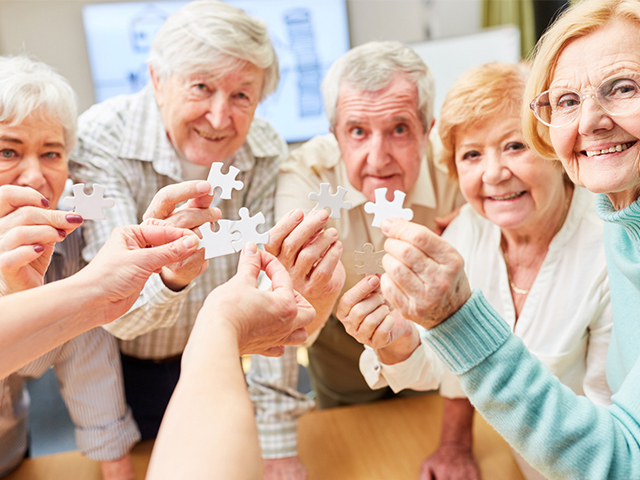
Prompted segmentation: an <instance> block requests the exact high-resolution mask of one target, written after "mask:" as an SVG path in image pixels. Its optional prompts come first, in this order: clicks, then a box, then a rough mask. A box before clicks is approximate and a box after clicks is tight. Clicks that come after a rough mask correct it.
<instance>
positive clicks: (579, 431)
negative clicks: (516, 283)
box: [426, 290, 640, 480]
mask: <svg viewBox="0 0 640 480" xmlns="http://www.w3.org/2000/svg"><path fill="white" fill-rule="evenodd" d="M426 341H428V342H429V343H430V344H431V345H432V347H433V348H434V350H436V352H437V353H438V355H439V356H440V357H441V358H442V359H443V361H444V362H445V364H446V365H447V366H448V367H449V369H450V370H451V371H452V372H454V373H455V374H456V375H458V376H459V378H460V381H461V384H462V386H463V388H464V390H465V392H466V393H467V395H468V396H469V399H470V400H471V402H472V403H473V405H474V406H475V407H476V409H477V410H478V411H479V412H480V413H481V414H482V416H483V417H484V418H485V419H487V421H488V422H489V423H490V424H491V425H493V427H494V428H495V429H496V430H497V431H498V432H499V433H500V434H501V435H502V436H503V437H504V438H505V439H506V440H507V441H508V442H509V443H510V444H511V445H512V446H513V447H514V448H515V449H516V450H517V451H518V452H519V453H520V454H521V455H522V456H523V457H524V458H525V459H526V460H527V461H528V462H529V463H531V465H533V466H534V467H535V468H536V469H538V470H539V471H540V472H542V473H543V474H544V475H546V476H548V477H549V478H563V479H585V480H586V479H596V478H597V479H614V478H615V479H622V478H625V479H627V478H629V479H630V478H640V443H639V442H640V362H638V363H636V364H635V366H634V367H633V368H632V370H631V371H630V373H629V375H628V376H627V378H626V379H625V381H624V383H623V385H622V388H621V389H620V390H619V391H618V392H617V393H616V395H614V396H613V397H612V401H613V405H612V406H610V407H608V408H605V407H600V406H596V405H594V404H593V403H591V402H590V401H589V400H588V399H587V398H585V397H581V396H578V395H576V394H574V393H573V392H572V391H571V390H570V389H569V388H567V387H565V386H564V385H562V384H561V383H560V382H559V381H558V379H557V378H556V377H555V376H553V375H552V374H551V373H550V372H549V370H548V369H547V368H546V367H545V366H544V365H543V364H542V363H541V362H540V361H539V360H538V359H537V358H536V357H534V356H533V355H531V354H530V353H529V352H528V350H527V349H526V347H525V346H524V344H523V343H522V341H521V340H520V339H519V338H518V337H517V336H515V335H513V334H512V333H510V331H509V328H508V326H507V324H506V323H505V322H504V321H503V320H502V319H501V318H500V317H499V316H498V314H497V313H496V312H495V311H494V310H493V308H492V307H491V306H490V305H489V303H488V302H487V301H486V300H485V299H484V297H483V295H482V293H481V292H480V291H479V290H476V291H474V292H473V295H472V297H471V298H470V299H469V301H467V303H466V304H465V305H464V306H463V307H462V308H461V309H460V310H459V311H458V312H456V314H454V315H453V316H452V317H450V318H449V319H448V320H447V321H446V322H444V323H443V324H441V325H440V326H438V327H437V328H435V329H433V330H431V331H429V332H428V334H427V336H426Z"/></svg>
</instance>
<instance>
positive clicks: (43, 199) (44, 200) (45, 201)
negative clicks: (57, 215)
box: [40, 197, 51, 208]
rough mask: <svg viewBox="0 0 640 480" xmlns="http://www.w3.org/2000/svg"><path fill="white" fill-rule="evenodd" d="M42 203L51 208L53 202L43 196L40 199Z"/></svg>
mask: <svg viewBox="0 0 640 480" xmlns="http://www.w3.org/2000/svg"><path fill="white" fill-rule="evenodd" d="M40 203H42V206H43V207H44V208H49V207H50V206H51V203H50V202H49V200H47V199H46V198H44V197H42V198H41V199H40Z"/></svg>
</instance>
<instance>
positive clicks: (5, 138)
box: [0, 135, 64, 149]
mask: <svg viewBox="0 0 640 480" xmlns="http://www.w3.org/2000/svg"><path fill="white" fill-rule="evenodd" d="M0 142H7V143H15V144H17V145H24V142H23V141H22V140H20V139H19V138H15V137H8V136H6V135H3V136H1V137H0ZM43 146H44V147H47V148H62V149H64V144H62V143H60V142H45V143H44V144H43Z"/></svg>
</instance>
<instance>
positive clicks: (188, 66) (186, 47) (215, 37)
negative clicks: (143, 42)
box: [149, 0, 279, 99]
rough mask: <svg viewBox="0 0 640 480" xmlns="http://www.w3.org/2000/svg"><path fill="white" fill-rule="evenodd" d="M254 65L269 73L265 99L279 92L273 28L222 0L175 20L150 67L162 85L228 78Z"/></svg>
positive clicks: (199, 2) (190, 8) (196, 5)
mask: <svg viewBox="0 0 640 480" xmlns="http://www.w3.org/2000/svg"><path fill="white" fill-rule="evenodd" d="M243 62H249V63H252V64H253V65H255V66H256V67H258V68H262V69H264V84H263V86H262V95H261V98H262V99H264V98H265V97H266V96H267V95H269V94H270V93H272V92H274V91H275V89H276V87H277V86H278V78H279V72H278V57H277V56H276V52H275V50H274V48H273V45H272V44H271V41H270V40H269V33H268V31H267V25H266V24H265V23H264V22H263V21H262V20H259V19H257V18H255V17H252V16H251V15H249V14H248V13H246V12H245V11H244V10H241V9H240V8H237V7H233V6H231V5H228V4H226V3H223V2H220V1H218V0H196V1H194V2H191V3H188V4H187V5H186V6H184V7H183V8H181V9H180V10H178V11H177V12H176V13H174V14H173V15H171V16H170V17H169V18H168V19H167V21H166V22H165V23H164V24H163V25H162V27H160V29H159V30H158V33H157V34H156V37H155V38H154V40H153V43H152V45H151V52H150V54H149V65H150V66H151V68H152V69H153V71H154V72H155V73H156V74H157V75H158V76H159V77H160V79H161V80H165V79H167V78H168V77H169V76H171V75H172V74H174V73H178V74H181V75H184V74H187V75H188V74H191V73H196V72H200V71H202V70H203V69H204V70H208V69H211V67H212V65H215V71H216V72H218V73H226V72H228V71H230V70H234V69H235V68H237V67H239V66H241V64H242V63H243Z"/></svg>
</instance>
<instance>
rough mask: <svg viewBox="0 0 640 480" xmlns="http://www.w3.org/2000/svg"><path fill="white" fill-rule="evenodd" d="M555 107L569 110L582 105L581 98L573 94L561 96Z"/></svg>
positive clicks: (568, 93)
mask: <svg viewBox="0 0 640 480" xmlns="http://www.w3.org/2000/svg"><path fill="white" fill-rule="evenodd" d="M554 105H555V108H556V109H558V110H569V109H572V108H575V107H577V106H578V105H580V97H578V95H576V94H575V93H573V92H567V93H564V94H562V95H560V96H559V97H558V99H557V100H556V101H555V103H554Z"/></svg>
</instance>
